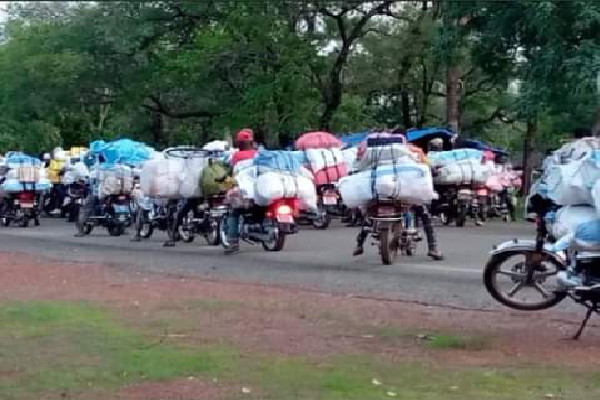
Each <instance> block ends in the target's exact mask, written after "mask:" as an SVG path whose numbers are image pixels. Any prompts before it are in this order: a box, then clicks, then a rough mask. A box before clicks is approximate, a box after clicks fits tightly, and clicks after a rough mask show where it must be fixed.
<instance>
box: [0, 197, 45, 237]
mask: <svg viewBox="0 0 600 400" xmlns="http://www.w3.org/2000/svg"><path fill="white" fill-rule="evenodd" d="M38 206H39V204H38V194H37V193H36V192H35V191H34V190H22V191H20V192H17V193H10V194H8V195H7V196H6V197H5V198H4V199H3V201H2V204H0V216H1V219H2V225H4V226H9V225H10V224H11V223H16V224H17V225H18V226H20V227H22V228H26V227H28V226H29V222H30V221H31V220H34V222H35V224H36V225H39V211H38Z"/></svg>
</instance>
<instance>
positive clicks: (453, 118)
mask: <svg viewBox="0 0 600 400" xmlns="http://www.w3.org/2000/svg"><path fill="white" fill-rule="evenodd" d="M460 76H461V72H460V67H459V66H458V65H456V66H448V68H447V70H446V123H447V124H448V126H449V127H450V128H451V129H452V130H453V131H454V132H456V133H460V129H461V126H460V119H461V102H462V93H461V89H462V88H461V82H460Z"/></svg>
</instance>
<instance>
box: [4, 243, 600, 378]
mask: <svg viewBox="0 0 600 400" xmlns="http://www.w3.org/2000/svg"><path fill="white" fill-rule="evenodd" d="M0 285H1V287H2V291H1V295H0V298H1V299H2V300H5V301H15V300H67V301H69V300H74V301H91V302H96V303H100V304H103V305H105V306H109V307H111V308H114V309H116V310H118V312H119V313H120V314H121V315H122V316H123V317H124V320H127V321H129V323H130V324H132V325H134V326H138V327H145V328H146V330H147V331H148V332H149V334H150V335H154V336H157V337H160V336H161V335H162V336H166V337H168V338H169V340H178V341H182V342H188V343H204V342H207V341H214V340H219V341H222V342H227V343H231V344H234V345H236V346H238V347H240V348H242V349H245V350H247V351H255V352H267V353H273V354H283V355H310V356H314V357H324V356H328V355H333V354H348V353H355V352H357V351H358V352H367V353H370V354H376V355H382V356H385V357H389V358H390V359H392V360H394V359H419V360H422V359H427V360H431V361H433V362H435V363H439V362H446V361H448V362H451V363H452V364H464V365H490V364H494V365H514V364H538V363H543V364H545V365H565V364H568V365H572V366H577V367H581V366H582V365H598V364H599V363H600V359H599V358H598V357H597V356H596V355H597V354H599V351H600V330H599V329H598V328H597V327H594V326H592V327H591V328H589V329H588V330H587V331H586V333H585V335H584V337H583V338H582V340H580V341H579V342H573V341H570V340H563V339H565V338H567V337H569V335H571V334H572V333H573V332H574V330H575V329H576V324H577V322H578V318H579V317H580V316H579V315H572V314H561V313H556V312H545V313H517V312H510V311H463V310H455V309H445V308H441V307H427V306H421V305H415V304H410V303H403V302H397V301H385V300H374V299H366V298H359V297H356V296H352V295H348V296H340V295H331V294H327V293H319V292H314V291H303V290H298V289H293V288H285V287H267V286H262V285H251V284H239V283H230V282H213V281H203V280H201V279H194V278H189V277H185V278H183V277H177V276H168V275H157V274H145V273H140V272H135V271H125V270H122V269H118V268H115V267H104V266H99V265H81V264H49V263H46V262H44V261H43V260H40V259H37V258H34V257H30V256H26V255H23V254H0ZM165 321H167V322H165ZM157 329H158V330H157ZM436 340H438V341H440V342H441V343H436Z"/></svg>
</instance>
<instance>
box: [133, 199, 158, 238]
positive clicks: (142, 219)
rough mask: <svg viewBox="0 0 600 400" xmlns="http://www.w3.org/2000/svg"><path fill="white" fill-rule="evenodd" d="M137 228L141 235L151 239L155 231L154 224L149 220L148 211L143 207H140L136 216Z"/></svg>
mask: <svg viewBox="0 0 600 400" xmlns="http://www.w3.org/2000/svg"><path fill="white" fill-rule="evenodd" d="M135 229H136V230H137V231H138V232H139V234H140V237H142V238H144V239H149V238H151V237H152V234H153V233H154V226H153V225H152V223H151V222H150V221H148V212H147V211H146V210H144V209H143V208H142V207H139V208H138V209H137V212H136V216H135Z"/></svg>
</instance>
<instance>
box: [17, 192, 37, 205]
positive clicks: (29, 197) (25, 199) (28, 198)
mask: <svg viewBox="0 0 600 400" xmlns="http://www.w3.org/2000/svg"><path fill="white" fill-rule="evenodd" d="M34 199H35V195H34V194H33V193H31V192H21V193H19V200H20V201H21V202H22V203H31V202H33V200H34Z"/></svg>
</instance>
